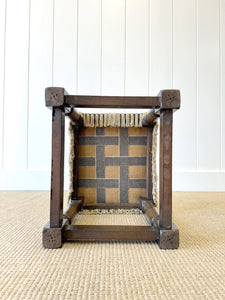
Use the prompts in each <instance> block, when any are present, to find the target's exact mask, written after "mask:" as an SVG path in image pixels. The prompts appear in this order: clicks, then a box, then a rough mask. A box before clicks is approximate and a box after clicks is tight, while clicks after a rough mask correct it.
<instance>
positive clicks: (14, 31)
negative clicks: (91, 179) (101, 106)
mask: <svg viewBox="0 0 225 300" xmlns="http://www.w3.org/2000/svg"><path fill="white" fill-rule="evenodd" d="M224 83H225V0H65V1H61V0H47V1H46V0H20V1H18V0H0V116H1V117H0V133H1V135H0V137H1V138H0V168H1V169H0V189H15V190H16V189H49V183H50V154H51V113H50V110H48V109H46V108H45V104H44V89H45V87H47V86H62V87H65V88H66V89H67V91H68V92H69V93H71V94H76V93H78V94H90V95H91V94H94V95H156V94H157V93H158V92H159V90H161V89H167V88H176V89H180V90H181V95H182V102H181V109H180V111H178V112H176V113H175V115H174V149H173V154H174V163H173V166H174V178H173V186H174V190H189V191H191V190H199V191H201V190H205V191H209V190H214V191H222V190H225V84H224ZM67 125H68V124H67ZM66 153H67V154H66V158H65V162H66V161H67V159H68V137H66ZM67 184H68V180H66V186H67Z"/></svg>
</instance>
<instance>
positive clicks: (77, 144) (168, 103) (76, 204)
mask: <svg viewBox="0 0 225 300" xmlns="http://www.w3.org/2000/svg"><path fill="white" fill-rule="evenodd" d="M45 102H46V106H47V107H49V108H51V109H52V169H51V196H50V222H49V223H48V224H47V225H46V226H45V227H44V229H43V246H44V247H45V248H52V249H53V248H59V247H61V246H62V243H63V242H65V241H110V240H115V241H125V240H127V241H158V244H159V247H160V248H161V249H176V248H178V246H179V231H178V229H177V227H176V226H175V225H174V224H173V223H172V133H173V132H172V126H173V112H174V111H175V110H177V109H179V108H180V92H179V90H162V91H161V92H160V93H159V94H158V96H156V97H127V96H124V97H119V96H79V95H68V93H67V92H66V91H65V89H64V88H59V87H49V88H46V90H45ZM76 107H77V108H115V109H116V108H119V109H128V108H135V109H150V110H149V111H148V113H146V114H145V115H142V116H141V114H138V113H135V114H90V115H88V114H86V115H85V114H83V115H82V114H80V113H78V112H77V111H76V109H75V108H76ZM65 116H67V117H69V119H70V122H71V128H72V132H73V136H72V138H73V143H72V148H73V154H74V155H73V156H72V172H71V173H72V192H71V194H70V203H69V205H68V208H67V209H66V211H65V212H64V213H63V192H64V191H63V188H64V134H65ZM157 120H159V121H160V142H159V146H160V150H159V156H160V158H159V173H160V174H159V210H158V209H157V208H156V203H155V199H154V197H153V194H154V193H153V185H152V177H153V173H152V146H153V144H152V136H153V130H154V126H156V125H155V124H156V122H157ZM87 126H88V127H87ZM112 126H113V127H112ZM138 172H139V174H138V175H136V174H137V173H138ZM84 174H85V175H84ZM140 174H141V175H140ZM95 208H98V209H119V208H120V209H130V208H140V209H141V211H142V213H143V214H144V216H145V218H146V220H147V222H148V226H134V225H132V226H130V225H128V226H119V225H74V224H73V221H74V220H75V218H76V217H77V215H78V214H79V212H80V211H82V210H83V209H95Z"/></svg>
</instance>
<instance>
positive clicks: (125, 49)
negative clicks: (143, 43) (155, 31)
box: [124, 0, 127, 96]
mask: <svg viewBox="0 0 225 300" xmlns="http://www.w3.org/2000/svg"><path fill="white" fill-rule="evenodd" d="M124 1H125V2H124V7H125V9H124V96H125V95H126V73H127V70H126V69H127V66H126V65H127V64H126V59H127V0H124Z"/></svg>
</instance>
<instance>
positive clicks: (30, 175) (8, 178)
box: [0, 170, 225, 192]
mask: <svg viewBox="0 0 225 300" xmlns="http://www.w3.org/2000/svg"><path fill="white" fill-rule="evenodd" d="M65 174H68V171H67V170H66V171H65ZM68 186H69V178H68V176H65V183H64V188H65V189H66V190H68ZM0 190H50V171H47V170H31V171H26V170H12V171H0ZM173 190H174V191H216V192H221V191H225V171H208V170H207V171H188V170H184V171H174V174H173Z"/></svg>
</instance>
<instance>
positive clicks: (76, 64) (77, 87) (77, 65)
mask: <svg viewBox="0 0 225 300" xmlns="http://www.w3.org/2000/svg"><path fill="white" fill-rule="evenodd" d="M78 41H79V0H77V47H76V48H77V53H76V93H77V95H78V49H79V47H78Z"/></svg>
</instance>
